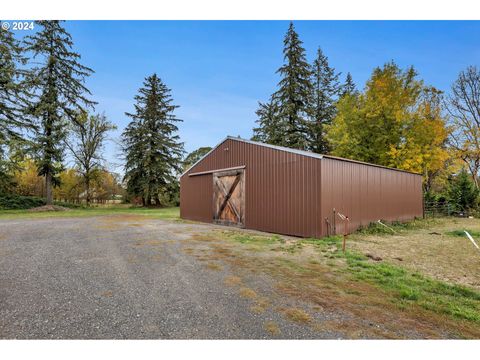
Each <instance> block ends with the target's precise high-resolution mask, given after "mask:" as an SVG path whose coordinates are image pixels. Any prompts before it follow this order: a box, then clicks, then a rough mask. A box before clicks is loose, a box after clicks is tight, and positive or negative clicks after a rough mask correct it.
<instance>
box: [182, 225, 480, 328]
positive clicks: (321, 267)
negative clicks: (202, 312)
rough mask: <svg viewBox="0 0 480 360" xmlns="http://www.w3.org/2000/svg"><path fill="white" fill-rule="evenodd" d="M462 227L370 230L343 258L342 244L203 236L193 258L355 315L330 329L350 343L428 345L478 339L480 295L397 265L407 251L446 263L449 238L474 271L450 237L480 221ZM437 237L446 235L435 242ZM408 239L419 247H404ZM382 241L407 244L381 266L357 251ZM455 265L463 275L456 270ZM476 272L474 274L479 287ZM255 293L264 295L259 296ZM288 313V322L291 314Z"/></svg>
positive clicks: (246, 234)
mask: <svg viewBox="0 0 480 360" xmlns="http://www.w3.org/2000/svg"><path fill="white" fill-rule="evenodd" d="M459 220H460V221H458V222H457V220H455V221H454V220H453V219H450V220H445V219H442V220H433V221H430V220H429V221H417V222H416V223H412V224H409V225H397V226H394V230H395V233H393V232H391V231H390V233H391V234H388V233H387V232H385V233H384V232H383V231H382V230H380V229H368V230H364V231H362V232H359V233H357V234H355V235H352V236H351V238H350V239H349V240H348V246H347V252H346V253H343V252H342V251H341V242H342V239H341V237H329V238H324V239H295V238H288V237H282V236H278V235H272V236H265V235H263V234H260V233H255V232H251V231H242V230H213V231H211V232H210V233H208V234H198V235H197V236H196V237H194V239H193V240H195V242H199V243H202V244H203V246H202V247H201V248H200V249H198V247H197V251H195V247H192V248H189V249H188V252H189V253H191V254H193V255H194V256H196V257H197V259H199V260H201V261H206V262H208V263H209V264H211V263H212V262H215V261H216V262H219V263H222V266H224V265H225V264H228V265H229V267H230V268H231V269H232V270H233V271H234V276H237V277H238V278H239V279H240V278H242V275H243V276H249V275H246V274H250V275H252V274H257V273H263V274H267V275H269V276H270V277H272V278H273V279H274V281H275V283H276V285H275V289H276V292H277V295H278V296H280V297H284V296H286V295H288V296H293V297H296V298H298V299H301V300H303V301H305V302H307V303H310V304H311V305H312V306H313V307H312V308H311V309H310V312H312V309H314V310H313V311H315V309H319V310H321V311H324V310H327V311H338V310H340V311H345V312H347V313H349V314H353V316H354V317H355V318H356V320H352V321H349V322H345V321H343V322H341V321H340V322H337V321H333V322H332V328H334V329H335V330H338V329H341V330H342V331H344V332H345V333H346V334H347V336H350V337H389V338H395V337H400V338H404V337H407V338H409V337H410V336H412V335H411V332H415V331H416V332H418V333H420V334H422V335H420V337H427V338H439V337H440V338H441V337H449V338H450V337H453V338H456V337H460V338H479V337H480V290H479V289H476V288H475V287H471V286H464V285H462V284H459V283H455V282H454V281H443V280H441V279H439V278H438V277H437V278H434V277H433V276H430V275H429V272H428V271H425V272H424V271H422V269H421V267H419V268H415V267H414V266H411V263H410V262H409V261H408V260H407V261H405V260H402V261H399V260H393V259H394V257H398V258H400V257H404V258H406V259H408V256H407V255H406V250H405V249H407V248H408V249H412V248H413V249H414V251H413V252H414V253H415V252H416V253H419V254H423V255H420V256H419V258H420V259H423V258H424V257H425V258H426V257H427V255H426V254H428V256H429V257H435V256H436V255H438V256H440V257H448V255H446V254H443V253H442V252H438V251H437V253H435V251H436V249H438V246H440V248H441V246H442V243H441V242H440V244H438V242H439V241H440V240H439V237H445V239H446V240H445V241H444V243H447V244H449V243H450V242H452V241H453V242H454V244H455V246H457V247H459V246H460V244H462V245H464V246H465V247H466V248H467V250H465V252H464V251H463V249H462V248H461V246H460V250H459V251H460V253H462V254H467V253H468V254H469V256H470V258H471V259H472V260H471V261H473V262H474V263H475V262H476V261H478V260H480V252H479V253H478V254H477V253H476V252H475V250H476V249H474V248H473V246H472V245H471V244H470V243H469V242H468V241H466V240H465V239H463V238H459V237H458V236H454V235H448V234H446V233H448V232H449V231H452V229H451V228H452V226H453V227H455V226H456V227H458V228H462V226H466V225H469V226H470V228H473V229H475V227H476V226H477V225H478V226H479V228H480V222H479V221H478V220H477V221H476V223H473V222H468V223H463V222H462V221H463V219H459ZM432 232H433V233H439V234H441V235H429V234H430V233H432ZM422 234H426V235H428V236H432V237H435V239H436V240H435V242H436V243H434V241H433V240H432V241H422V240H421V239H422ZM399 237H400V238H399ZM409 238H412V239H413V240H412V241H414V242H415V244H412V242H411V241H405V239H409ZM381 239H383V240H384V241H385V242H386V243H387V244H389V242H390V241H392V239H395V240H394V241H396V242H399V241H402V240H403V241H404V242H406V244H404V245H402V246H401V247H398V248H397V252H396V253H395V255H392V257H391V258H389V257H388V256H386V254H384V253H382V252H381V251H377V252H375V254H377V253H379V254H381V256H383V257H384V258H382V259H381V260H380V259H379V258H378V257H377V261H375V260H372V258H371V257H368V256H366V254H369V253H366V252H365V250H366V249H364V248H362V246H358V244H356V243H357V242H360V243H362V242H364V243H367V244H368V247H367V250H368V251H369V252H372V251H373V249H375V248H376V247H375V246H372V243H371V241H373V242H374V243H375V244H377V243H379V242H380V243H381ZM399 239H400V240H399ZM455 241H457V243H455ZM432 244H434V245H432ZM382 247H385V248H388V245H381V246H378V247H377V249H378V248H380V249H382ZM448 251H449V252H450V257H451V256H454V255H452V252H451V251H452V250H451V249H449V250H448ZM441 260H442V259H440V262H441ZM430 262H432V261H430ZM477 264H478V262H477ZM450 265H451V267H453V268H454V269H457V270H458V266H455V264H453V263H452V264H450ZM427 268H429V267H427ZM478 268H479V267H478V266H477V267H476V268H475V269H473V270H474V271H475V272H474V274H475V275H474V276H476V278H477V280H478ZM464 270H465V269H462V270H461V271H462V272H463V271H464ZM451 271H454V270H452V269H451ZM440 278H441V277H440ZM239 281H240V280H239ZM255 291H257V292H258V293H261V289H255ZM259 296H260V295H259ZM285 311H286V314H287V315H288V314H289V313H290V312H293V311H290V310H288V309H287V310H285ZM307 315H308V311H307ZM307 315H306V316H307ZM287 317H289V316H287ZM312 318H313V317H312ZM370 322H374V323H378V324H381V329H378V328H370V327H369V326H366V325H365V323H367V324H368V323H370ZM308 324H310V325H309V326H319V327H322V328H325V324H324V323H321V324H317V325H315V323H314V321H309V322H308ZM417 336H418V335H417Z"/></svg>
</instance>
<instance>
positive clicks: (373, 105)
mask: <svg viewBox="0 0 480 360" xmlns="http://www.w3.org/2000/svg"><path fill="white" fill-rule="evenodd" d="M283 44H284V47H283V55H284V63H283V64H282V66H281V67H280V68H279V69H278V70H277V73H278V74H279V76H280V81H279V82H278V85H277V89H276V91H275V92H274V93H273V94H272V95H271V96H270V98H269V100H268V101H267V102H260V103H259V106H258V109H257V111H256V115H257V120H256V124H257V127H255V128H254V129H253V137H252V140H257V141H262V142H266V143H269V144H273V145H280V146H286V147H291V148H296V149H302V150H309V151H313V152H317V153H323V154H331V155H335V156H340V157H345V158H350V159H354V160H360V161H365V162H369V163H374V164H378V165H383V166H388V167H395V168H399V169H403V170H407V171H411V172H415V173H419V174H422V175H423V180H424V181H423V185H424V191H425V194H426V195H425V197H426V199H427V200H428V201H451V202H452V203H453V204H456V206H457V208H458V209H459V211H465V210H467V209H476V208H477V207H478V189H479V178H478V176H479V174H478V173H479V170H480V138H479V135H480V71H479V70H478V68H477V67H475V66H469V67H468V68H467V69H465V70H463V71H461V72H460V74H459V76H458V79H456V80H455V82H454V83H453V84H452V88H451V90H450V91H449V92H448V93H444V92H443V91H441V90H440V89H437V88H435V87H433V86H431V85H429V84H426V83H425V82H424V81H423V80H422V79H420V78H419V74H418V72H417V71H416V70H415V68H414V67H413V66H410V67H408V68H406V69H401V68H400V67H399V66H398V65H397V64H396V63H395V62H394V61H391V62H388V63H386V64H384V65H383V66H379V67H377V68H375V69H374V70H373V72H372V74H371V76H370V78H369V79H368V81H367V82H366V84H365V86H364V88H363V90H358V89H357V88H356V86H355V84H354V82H353V79H352V76H351V74H350V73H347V75H346V77H345V80H344V82H343V83H342V82H341V81H340V77H341V75H342V74H341V73H338V72H336V70H335V68H334V67H332V66H331V65H330V64H329V61H328V57H327V56H326V55H325V54H324V53H323V51H322V50H321V48H318V50H317V53H316V56H315V59H314V61H313V62H312V63H309V62H308V61H307V54H306V50H305V48H304V47H303V46H302V41H301V40H300V38H299V35H298V33H297V32H296V30H295V27H294V25H293V23H290V26H289V28H288V31H287V33H286V35H285V38H284V41H283ZM470 182H471V184H470ZM466 199H468V200H466Z"/></svg>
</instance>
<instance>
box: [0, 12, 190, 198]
mask: <svg viewBox="0 0 480 360" xmlns="http://www.w3.org/2000/svg"><path fill="white" fill-rule="evenodd" d="M35 26H36V27H37V28H38V31H36V32H35V33H34V34H33V35H30V36H26V37H25V38H24V39H22V40H19V39H16V38H15V36H14V34H13V33H12V32H11V31H8V30H4V29H2V30H1V31H0V195H1V194H18V195H29V196H32V195H36V196H45V198H46V204H47V205H51V204H53V201H54V198H55V199H57V200H66V201H71V202H78V201H81V199H84V201H85V202H86V204H87V205H89V204H90V203H91V201H92V200H95V201H104V200H105V196H107V197H110V198H112V197H115V196H116V195H119V194H122V192H123V191H122V184H125V187H126V195H127V196H128V199H130V200H136V199H140V201H141V203H143V204H144V205H157V206H162V205H167V204H171V203H175V202H178V181H177V178H176V177H177V174H178V172H179V171H180V170H181V167H182V165H183V161H182V158H183V154H184V150H183V143H182V142H180V140H179V136H178V128H177V126H176V123H177V122H178V121H181V120H179V119H177V118H176V117H175V116H174V114H173V113H174V110H175V109H176V108H177V107H178V106H176V105H173V104H172V101H173V100H172V98H171V95H170V89H168V87H167V86H166V85H165V84H164V83H163V82H162V80H161V79H160V78H159V77H158V76H157V75H156V74H153V75H151V76H149V77H147V78H146V79H145V82H144V84H143V85H144V86H143V87H142V88H140V89H139V91H138V95H137V96H135V99H134V100H135V104H134V111H133V112H132V113H126V115H127V116H128V117H130V118H131V122H130V124H129V125H128V126H127V127H126V129H125V130H124V131H123V134H122V139H121V152H122V155H123V157H124V160H125V176H124V177H123V179H120V178H119V177H118V176H117V175H116V174H114V173H112V172H110V171H108V170H107V164H106V161H105V159H104V145H105V143H106V141H107V140H108V138H109V133H110V132H111V131H112V130H114V129H116V125H114V123H112V122H110V121H109V120H108V119H107V118H106V116H105V115H104V114H98V113H95V106H96V105H97V103H96V102H95V101H94V100H93V99H92V93H91V92H90V90H89V89H88V88H87V87H86V79H87V78H88V77H89V76H91V75H92V74H94V70H93V69H91V68H89V67H87V66H85V65H83V64H81V56H80V54H78V53H77V52H75V51H74V44H73V39H72V36H71V35H70V34H69V33H68V32H67V31H66V29H65V27H64V26H63V22H62V21H37V22H35ZM67 153H68V154H69V155H70V157H71V158H72V159H73V162H74V166H73V167H70V168H67V167H66V166H65V161H66V155H67ZM128 199H127V200H128Z"/></svg>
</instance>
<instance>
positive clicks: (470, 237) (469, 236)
mask: <svg viewBox="0 0 480 360" xmlns="http://www.w3.org/2000/svg"><path fill="white" fill-rule="evenodd" d="M463 231H464V232H465V234H467V237H468V238H469V239H470V241H471V242H472V244H473V245H475V247H476V248H477V249H479V250H480V248H479V247H478V245H477V243H476V242H475V240H473V238H472V235H470V234H469V233H468V232H467V230H463Z"/></svg>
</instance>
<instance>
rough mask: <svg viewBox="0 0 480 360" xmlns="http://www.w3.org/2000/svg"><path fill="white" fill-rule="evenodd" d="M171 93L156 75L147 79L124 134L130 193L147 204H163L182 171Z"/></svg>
mask: <svg viewBox="0 0 480 360" xmlns="http://www.w3.org/2000/svg"><path fill="white" fill-rule="evenodd" d="M170 92H171V90H170V89H169V88H167V86H166V85H165V84H164V83H163V82H162V80H161V79H160V78H159V77H158V76H157V75H156V74H153V75H152V76H149V77H147V78H146V79H145V81H144V83H143V87H142V88H140V89H139V94H138V95H136V96H135V101H136V104H135V112H134V113H126V115H127V116H129V117H130V118H132V121H131V122H130V124H129V125H128V126H127V128H126V129H125V131H124V133H123V136H122V138H123V151H124V154H125V160H126V163H125V180H126V182H127V191H128V193H129V194H130V195H132V196H140V197H141V198H142V202H143V204H144V205H151V204H152V200H154V201H155V204H156V205H157V206H158V205H163V204H162V201H161V200H160V199H163V198H165V194H168V193H169V191H171V189H173V188H175V186H176V182H177V179H176V174H177V173H178V172H179V171H180V170H181V165H182V161H181V158H182V155H183V152H184V151H183V143H181V142H180V141H179V136H178V135H177V132H178V127H177V126H176V123H177V122H179V121H181V120H179V119H177V118H176V117H175V116H174V114H173V112H174V110H175V109H176V108H178V106H177V105H173V104H172V101H173V99H172V97H171V95H170Z"/></svg>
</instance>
